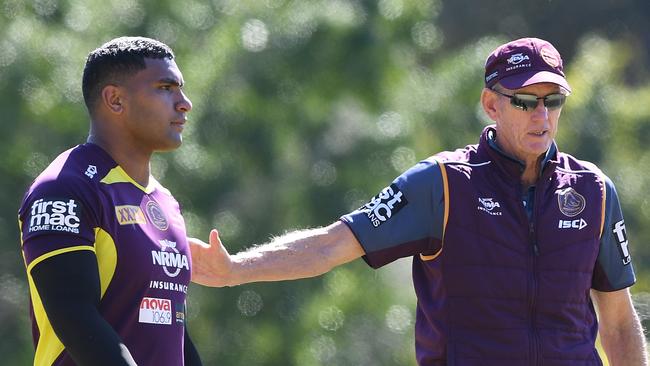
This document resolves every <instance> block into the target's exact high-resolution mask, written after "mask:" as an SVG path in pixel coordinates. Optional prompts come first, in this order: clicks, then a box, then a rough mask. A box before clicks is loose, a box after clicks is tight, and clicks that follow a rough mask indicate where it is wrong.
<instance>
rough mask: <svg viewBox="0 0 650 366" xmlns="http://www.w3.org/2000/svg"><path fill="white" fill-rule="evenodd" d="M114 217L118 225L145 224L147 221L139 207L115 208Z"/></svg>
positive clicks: (125, 206)
mask: <svg viewBox="0 0 650 366" xmlns="http://www.w3.org/2000/svg"><path fill="white" fill-rule="evenodd" d="M115 216H117V222H119V224H120V225H132V224H146V223H147V219H146V218H145V216H144V212H142V209H141V208H140V206H131V205H124V206H115Z"/></svg>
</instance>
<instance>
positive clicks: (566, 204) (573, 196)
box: [555, 187, 586, 217]
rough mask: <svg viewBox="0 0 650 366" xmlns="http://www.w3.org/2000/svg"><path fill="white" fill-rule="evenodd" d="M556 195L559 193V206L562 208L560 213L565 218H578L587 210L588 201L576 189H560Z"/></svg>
mask: <svg viewBox="0 0 650 366" xmlns="http://www.w3.org/2000/svg"><path fill="white" fill-rule="evenodd" d="M555 193H557V205H558V207H559V208H560V212H562V213H563V214H564V215H565V216H568V217H574V216H577V215H579V214H580V213H581V212H582V211H583V210H584V209H585V205H586V200H585V198H584V196H582V195H581V194H580V193H578V192H576V191H575V189H573V188H571V187H569V188H565V189H558V190H557V191H555Z"/></svg>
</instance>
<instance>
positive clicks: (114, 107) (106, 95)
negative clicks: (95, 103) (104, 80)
mask: <svg viewBox="0 0 650 366" xmlns="http://www.w3.org/2000/svg"><path fill="white" fill-rule="evenodd" d="M101 96H102V99H101V102H102V105H103V106H104V107H106V109H107V110H108V111H109V112H112V113H115V114H121V113H122V112H123V111H124V106H123V105H122V102H123V97H122V90H121V89H120V87H119V86H116V85H106V86H105V87H104V88H103V89H102V94H101Z"/></svg>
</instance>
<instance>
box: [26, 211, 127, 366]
mask: <svg viewBox="0 0 650 366" xmlns="http://www.w3.org/2000/svg"><path fill="white" fill-rule="evenodd" d="M19 225H22V222H20V220H19ZM21 245H22V238H21ZM78 250H90V251H92V252H94V253H95V256H96V257H97V266H98V271H99V281H100V286H101V295H100V297H101V298H103V297H104V294H105V293H106V289H107V288H108V285H109V284H110V283H111V280H112V279H113V275H114V274H115V268H116V267H117V249H116V247H115V241H114V240H113V238H111V236H110V235H109V234H108V233H107V232H106V231H104V230H102V229H101V228H95V246H94V247H92V246H86V245H79V246H74V247H68V248H62V249H58V250H54V251H51V252H49V253H46V254H43V255H42V256H40V257H38V258H36V259H35V260H33V261H32V263H30V264H29V266H28V267H27V279H28V282H29V294H30V297H31V300H32V307H33V311H34V318H35V319H36V325H37V326H38V332H39V337H38V344H37V345H36V354H35V355H34V366H50V365H52V364H53V363H54V361H55V360H56V359H57V358H58V357H59V355H60V354H61V352H63V350H64V349H65V347H64V345H63V343H62V342H61V340H60V339H59V337H57V335H56V334H55V333H54V329H53V328H52V324H51V323H50V320H49V319H48V318H47V314H46V313H45V308H44V307H43V303H42V301H41V298H40V296H39V294H38V291H37V290H36V286H35V284H34V280H33V278H32V275H31V270H32V268H33V267H34V266H35V265H36V264H38V263H40V262H42V261H44V260H45V259H47V258H51V257H54V256H56V255H59V254H63V253H69V252H73V251H78ZM23 260H24V254H23Z"/></svg>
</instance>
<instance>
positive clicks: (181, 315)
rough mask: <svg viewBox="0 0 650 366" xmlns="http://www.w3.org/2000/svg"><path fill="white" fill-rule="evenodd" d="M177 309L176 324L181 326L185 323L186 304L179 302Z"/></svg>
mask: <svg viewBox="0 0 650 366" xmlns="http://www.w3.org/2000/svg"><path fill="white" fill-rule="evenodd" d="M175 309H176V323H180V324H183V323H185V304H184V303H179V302H177V303H176V306H175Z"/></svg>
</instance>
